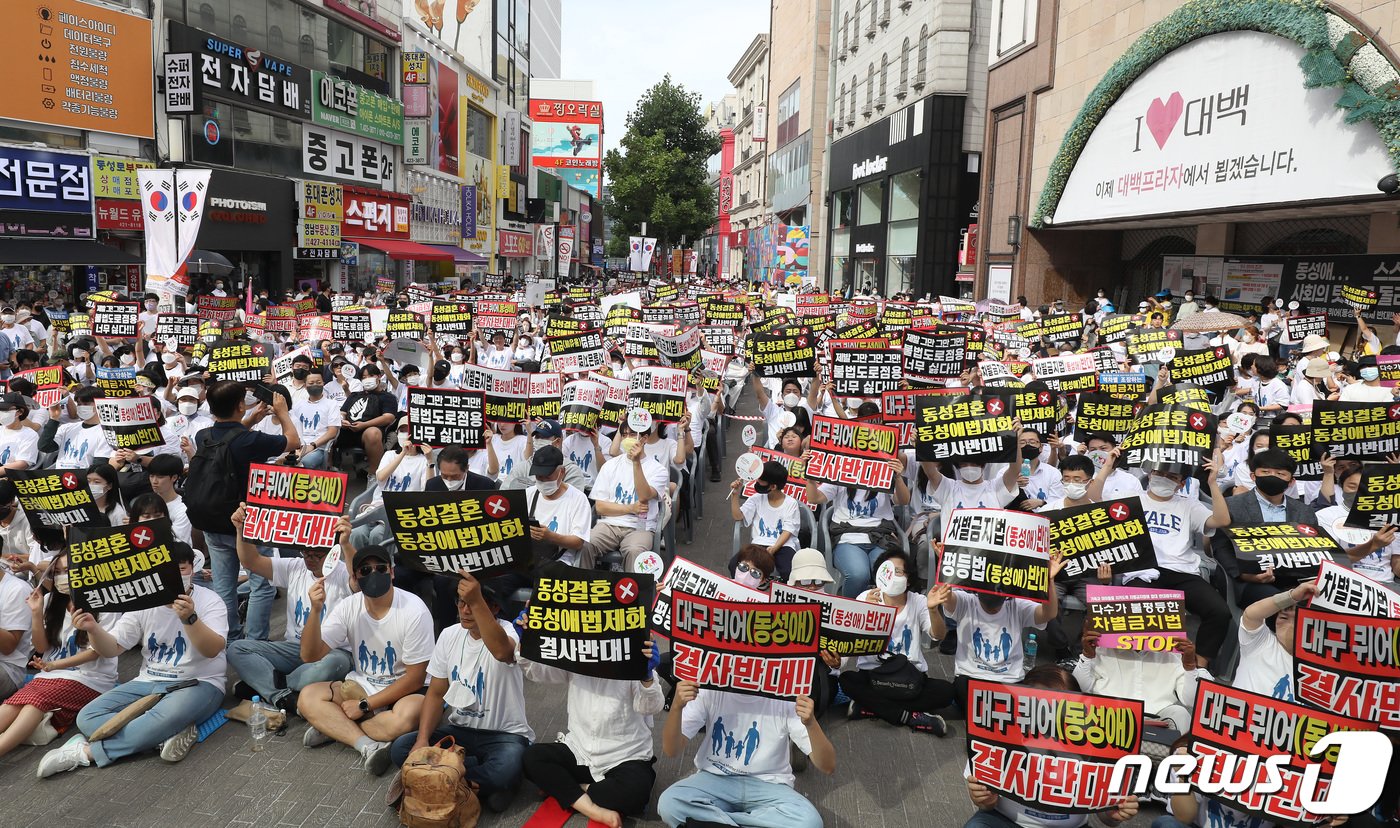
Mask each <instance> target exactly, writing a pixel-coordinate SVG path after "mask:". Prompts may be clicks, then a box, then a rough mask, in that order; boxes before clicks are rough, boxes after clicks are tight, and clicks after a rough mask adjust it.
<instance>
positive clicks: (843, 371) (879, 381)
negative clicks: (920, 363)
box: [830, 343, 904, 397]
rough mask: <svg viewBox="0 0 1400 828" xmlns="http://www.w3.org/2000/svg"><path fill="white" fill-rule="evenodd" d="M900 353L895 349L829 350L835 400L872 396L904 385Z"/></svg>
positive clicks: (840, 348) (835, 347)
mask: <svg viewBox="0 0 1400 828" xmlns="http://www.w3.org/2000/svg"><path fill="white" fill-rule="evenodd" d="M903 359H904V354H903V353H902V352H901V351H900V350H899V349H898V348H881V349H870V348H859V347H856V348H850V347H841V346H840V345H839V343H834V344H833V346H832V348H831V374H830V376H831V382H832V384H833V385H834V386H835V394H836V395H837V396H839V397H876V396H879V395H880V394H883V393H885V392H886V391H894V390H896V389H898V388H899V387H900V386H901V385H902V384H903V382H904V368H903Z"/></svg>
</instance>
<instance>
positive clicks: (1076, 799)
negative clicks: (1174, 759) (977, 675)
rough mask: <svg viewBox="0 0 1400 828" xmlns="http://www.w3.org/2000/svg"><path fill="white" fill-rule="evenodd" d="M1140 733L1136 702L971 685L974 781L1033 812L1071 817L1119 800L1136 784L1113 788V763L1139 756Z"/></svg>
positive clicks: (998, 685)
mask: <svg viewBox="0 0 1400 828" xmlns="http://www.w3.org/2000/svg"><path fill="white" fill-rule="evenodd" d="M1008 638H1009V636H1008ZM1008 646H1017V647H1019V646H1020V642H1019V641H1017V642H1014V643H1008ZM1142 732H1143V712H1142V702H1140V701H1137V700H1135V699H1133V700H1130V699H1120V698H1116V697H1111V696H1095V695H1091V694H1089V693H1069V692H1062V691H1058V690H1042V689H1039V688H1035V687H1026V686H1024V685H1017V684H1002V683H1001V682H996V681H984V680H982V679H972V680H970V681H969V682H968V686H967V760H968V769H969V772H970V775H971V778H972V781H974V782H979V783H981V784H983V785H986V786H987V787H989V788H991V789H992V790H994V791H997V792H998V793H999V794H1000V795H1001V796H1004V797H1007V798H1008V799H1011V800H1013V801H1015V802H1019V803H1021V804H1022V805H1025V806H1028V807H1030V808H1034V809H1035V810H1037V811H1045V812H1051V813H1059V814H1066V815H1067V816H1066V817H1065V818H1066V819H1068V818H1069V816H1068V815H1070V814H1085V813H1089V812H1092V811H1101V812H1102V811H1107V810H1108V809H1110V808H1113V807H1114V806H1116V805H1117V804H1119V803H1120V802H1122V801H1123V799H1124V798H1125V797H1126V796H1127V795H1128V793H1130V791H1131V787H1130V786H1131V784H1132V782H1133V781H1134V780H1132V778H1131V775H1130V774H1129V775H1125V778H1124V779H1123V780H1122V782H1121V788H1119V789H1114V787H1113V784H1112V782H1113V770H1114V764H1115V763H1116V762H1117V761H1118V760H1119V759H1121V758H1123V757H1124V756H1129V755H1134V754H1137V753H1138V752H1139V750H1140V749H1141V746H1142Z"/></svg>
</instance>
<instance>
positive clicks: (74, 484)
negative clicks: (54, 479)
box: [63, 472, 78, 489]
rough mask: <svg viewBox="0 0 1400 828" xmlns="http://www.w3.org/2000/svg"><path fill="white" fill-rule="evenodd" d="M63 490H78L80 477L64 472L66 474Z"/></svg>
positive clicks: (64, 475)
mask: <svg viewBox="0 0 1400 828" xmlns="http://www.w3.org/2000/svg"><path fill="white" fill-rule="evenodd" d="M63 488H65V489H76V488H78V476H77V475H76V474H73V473H72V472H64V473H63Z"/></svg>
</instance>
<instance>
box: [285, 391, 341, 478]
mask: <svg viewBox="0 0 1400 828" xmlns="http://www.w3.org/2000/svg"><path fill="white" fill-rule="evenodd" d="M303 390H304V391H305V392H306V399H305V400H304V401H302V402H299V403H297V404H296V405H293V406H292V411H291V415H292V422H294V423H296V427H297V433H298V434H300V435H301V448H299V449H297V455H298V456H299V457H300V458H301V463H300V465H301V467H302V468H304V469H324V468H325V467H326V466H328V465H330V447H331V446H332V445H334V444H335V441H336V439H337V438H338V437H339V436H340V404H339V403H337V402H336V401H335V400H333V399H331V398H330V397H327V396H326V380H325V377H322V376H321V375H320V374H314V373H313V374H308V375H307V377H306V385H305V386H304V388H303Z"/></svg>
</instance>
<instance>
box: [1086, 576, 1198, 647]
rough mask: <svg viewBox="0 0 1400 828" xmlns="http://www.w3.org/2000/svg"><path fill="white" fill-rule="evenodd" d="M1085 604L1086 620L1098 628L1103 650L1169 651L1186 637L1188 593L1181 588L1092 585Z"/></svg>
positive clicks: (1092, 626)
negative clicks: (1086, 610)
mask: <svg viewBox="0 0 1400 828" xmlns="http://www.w3.org/2000/svg"><path fill="white" fill-rule="evenodd" d="M1085 605H1086V606H1087V607H1088V610H1089V614H1088V617H1087V618H1086V619H1085V623H1086V624H1088V626H1089V629H1092V630H1096V631H1098V633H1099V638H1098V646H1099V648H1101V649H1106V650H1137V651H1140V652H1149V653H1166V652H1170V651H1171V650H1172V648H1173V647H1175V646H1176V642H1177V640H1179V639H1184V638H1186V626H1185V624H1186V593H1184V592H1182V591H1181V590H1177V589H1145V588H1141V587H1135V586H1104V585H1101V584H1089V585H1088V586H1087V587H1085Z"/></svg>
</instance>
